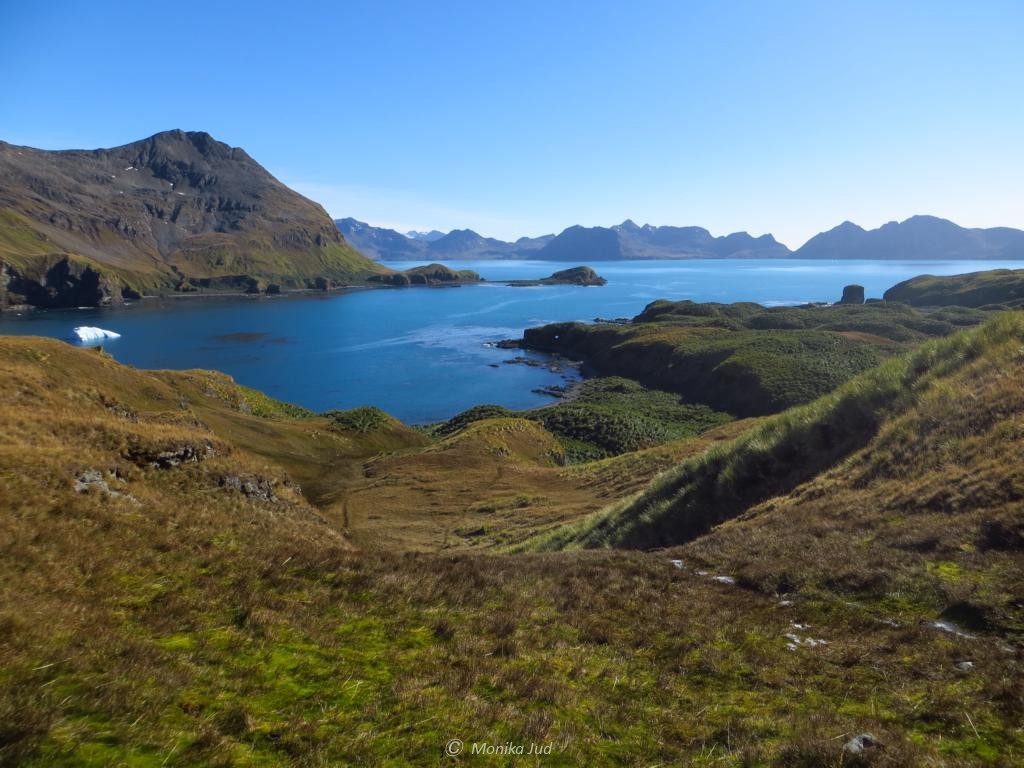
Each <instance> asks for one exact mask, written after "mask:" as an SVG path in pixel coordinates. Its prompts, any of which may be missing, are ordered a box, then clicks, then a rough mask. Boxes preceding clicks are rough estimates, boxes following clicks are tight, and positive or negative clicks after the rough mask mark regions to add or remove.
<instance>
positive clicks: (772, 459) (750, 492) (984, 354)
mask: <svg viewBox="0 0 1024 768" xmlns="http://www.w3.org/2000/svg"><path fill="white" fill-rule="evenodd" d="M1022 340H1024V318H1022V316H1021V315H1020V314H1018V313H1004V314H1001V315H997V316H996V317H994V318H993V319H991V320H990V321H988V322H986V323H985V324H984V325H982V326H980V327H979V328H977V329H972V330H968V331H964V332H961V333H959V334H957V335H954V336H952V337H950V338H948V339H942V340H938V341H933V342H929V343H927V344H925V345H923V346H922V347H921V348H920V349H918V350H916V351H915V352H913V353H910V354H908V355H904V356H901V357H898V358H895V359H892V360H889V361H887V362H886V363H885V364H883V365H881V366H879V367H877V368H875V369H873V370H870V371H868V372H866V373H864V374H861V375H860V376H858V377H856V378H854V379H852V380H851V381H849V382H848V383H847V384H845V385H843V386H842V387H840V388H838V389H837V390H836V391H835V392H833V393H831V394H829V395H826V396H824V397H822V398H820V399H818V400H816V401H814V402H812V403H810V404H808V405H805V406H801V407H798V408H793V409H790V410H788V411H786V412H784V413H782V414H779V415H778V416H775V417H772V418H770V419H768V420H766V421H765V422H764V423H763V424H762V425H761V426H759V427H757V428H755V429H753V430H751V431H750V432H749V433H747V434H745V435H743V436H741V437H740V438H738V439H737V440H736V441H734V442H733V443H730V444H728V445H725V446H722V447H720V448H717V449H715V450H713V451H710V452H708V453H707V454H706V455H703V456H700V457H698V458H695V459H693V460H691V461H689V462H687V463H684V464H682V465H680V466H679V467H677V468H675V469H674V470H671V471H670V472H667V473H666V474H664V475H663V476H662V477H660V478H659V479H658V480H657V481H656V482H655V483H653V484H652V485H651V486H650V487H649V488H648V489H647V490H645V491H644V492H643V493H642V494H640V495H639V496H638V497H637V498H635V499H632V500H630V501H628V502H625V503H623V504H622V505H620V506H617V507H613V508H611V509H609V510H606V511H605V512H603V513H602V514H601V515H599V516H598V517H596V518H593V519H589V520H586V521H583V522H581V523H580V524H579V525H578V526H577V527H575V528H570V529H566V530H563V531H561V532H558V533H556V534H555V535H553V536H551V537H550V538H549V539H547V540H546V541H545V542H544V543H543V546H544V547H545V548H564V547H575V546H582V547H595V546H630V547H654V546H668V545H672V544H679V543H683V542H686V541H691V540H693V539H695V538H696V537H698V536H699V535H701V534H703V533H706V532H707V531H708V530H710V529H711V528H712V527H713V526H715V525H717V524H720V523H722V522H724V521H726V520H730V519H733V518H736V517H738V516H739V515H741V514H743V513H745V512H746V511H747V510H749V509H750V508H751V507H753V506H754V505H756V504H758V503H760V502H763V501H765V500H766V499H769V498H771V497H774V496H778V495H779V494H785V493H789V492H792V491H793V490H794V489H795V488H797V487H798V486H799V485H800V484H801V483H803V482H806V481H809V480H811V479H813V478H815V477H816V476H818V475H819V474H820V473H821V472H823V471H825V470H828V469H830V468H832V467H834V466H836V465H837V464H839V463H840V462H842V461H843V460H845V459H846V458H847V457H849V456H851V455H852V454H854V453H855V452H856V451H858V450H861V449H865V446H868V447H869V448H870V449H871V450H879V445H878V440H879V434H880V431H881V430H891V429H893V420H895V419H901V418H905V417H906V414H907V413H908V412H909V411H910V410H911V409H913V408H915V407H918V406H919V404H920V403H922V402H929V401H930V402H936V403H938V402H942V401H943V399H945V402H946V403H948V404H949V405H951V406H952V405H953V404H954V403H956V402H960V403H970V405H971V407H970V408H969V409H968V411H967V415H968V416H971V417H974V416H979V415H980V413H982V412H983V413H987V414H988V415H987V416H985V417H984V419H983V420H982V421H979V422H978V425H979V426H983V425H988V426H999V427H1000V429H1002V430H1006V429H1009V430H1010V432H1008V433H1006V434H1007V435H1011V434H1015V433H1014V432H1013V424H1014V423H1015V421H1014V420H1015V418H1016V414H1017V404H1016V403H1015V401H1014V400H1004V401H1002V402H996V401H993V402H991V403H989V402H988V401H987V400H985V401H981V400H979V397H980V396H981V395H982V394H984V395H986V396H988V395H989V391H988V390H987V389H985V390H981V387H980V385H979V382H978V379H979V378H981V377H983V376H994V377H998V378H1000V379H1005V380H1006V381H1009V380H1011V379H1012V377H1013V376H1014V374H1015V373H1019V371H1018V368H1019V367H1020V366H1021V365H1024V359H1021V358H1020V354H1019V353H1020V349H1021V346H1020V345H1021V342H1022ZM979 390H980V391H979ZM992 397H993V398H994V395H992ZM985 408H990V410H988V411H983V409H985ZM1000 408H1003V409H1005V410H1003V411H1000V410H999V409H1000ZM963 417H964V414H962V413H957V412H955V411H954V412H952V413H950V414H948V415H947V416H946V417H945V419H946V420H947V421H951V422H953V423H956V420H957V419H960V418H963ZM999 417H1002V420H1004V421H1005V423H1002V424H998V425H997V424H995V422H997V421H999V420H1000V419H999ZM934 418H935V419H936V420H938V419H939V414H938V413H936V414H934ZM971 426H973V423H972V422H970V421H968V422H967V423H966V426H965V429H967V428H968V427H971ZM903 430H904V431H903V439H904V442H906V443H910V442H912V440H913V439H914V438H915V437H916V438H918V439H919V440H921V441H922V444H923V445H926V446H927V445H928V443H927V440H928V439H929V438H931V439H935V440H939V439H943V440H947V442H944V443H943V450H949V451H951V452H950V453H949V455H950V456H955V447H951V445H950V444H949V443H948V438H945V437H943V436H942V434H941V432H940V431H939V430H937V429H936V428H935V427H932V426H929V427H928V428H927V429H926V430H923V431H922V432H921V433H920V434H919V435H915V433H914V432H913V431H911V430H910V429H909V428H908V427H904V428H903ZM970 436H971V437H974V436H975V434H974V433H973V432H971V433H970ZM964 437H966V435H965V436H964ZM914 450H918V451H919V450H920V448H919V447H915V448H914ZM998 450H999V451H1001V452H1004V453H1005V450H1006V446H1004V445H1000V446H999V448H998ZM915 458H916V456H915ZM1007 458H1009V457H1007ZM906 459H907V457H906V456H904V455H895V454H891V453H890V454H884V453H883V454H882V456H881V458H880V459H876V464H877V465H879V466H883V465H885V466H890V467H892V466H893V465H896V464H898V463H901V462H903V461H905V460H906ZM918 469H921V471H922V472H923V471H925V470H928V471H931V470H932V469H933V468H932V467H931V466H926V467H919V468H918ZM935 469H940V468H935ZM1004 469H1006V470H1009V469H1010V467H1009V466H1007V467H1005V468H1004ZM889 471H896V470H895V469H892V470H889ZM901 471H904V472H910V471H911V470H910V468H903V469H902V470H901Z"/></svg>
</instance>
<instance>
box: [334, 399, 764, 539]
mask: <svg viewBox="0 0 1024 768" xmlns="http://www.w3.org/2000/svg"><path fill="white" fill-rule="evenodd" d="M747 426H748V424H746V423H743V422H734V423H731V424H727V425H725V426H724V427H720V428H718V429H715V430H711V431H708V432H706V433H704V434H703V435H701V436H700V437H699V438H689V439H682V440H676V441H672V442H669V443H667V444H665V445H661V446H658V447H655V448H650V449H647V450H643V451H635V452H631V453H628V454H625V455H622V456H618V457H615V458H610V459H606V460H604V461H598V462H591V463H588V464H580V465H575V466H571V467H565V466H562V464H563V463H564V453H565V451H564V448H563V446H562V445H561V444H560V442H559V441H558V440H556V439H555V438H554V437H553V436H552V435H551V434H549V433H548V432H546V431H545V430H544V429H543V428H542V427H541V426H540V425H538V424H537V423H535V422H533V421H530V420H526V419H519V418H511V417H503V418H491V419H484V420H480V421H476V422H473V423H471V424H469V425H468V426H466V427H465V428H463V429H461V430H460V431H458V432H456V433H455V434H453V435H451V436H448V437H445V438H443V439H441V440H440V441H438V442H437V443H436V444H434V445H432V446H430V447H428V448H426V449H425V450H415V451H402V452H396V453H392V454H388V455H381V456H378V457H376V458H374V459H371V460H369V461H367V462H365V463H364V464H363V465H362V468H361V469H362V471H361V473H360V474H359V476H358V477H353V478H352V480H351V481H350V482H349V483H348V484H347V485H346V488H345V490H344V491H343V492H342V493H340V494H339V495H338V497H336V499H335V503H333V504H332V505H331V506H330V507H328V508H327V509H326V510H325V511H324V514H325V515H326V516H327V517H328V518H329V519H331V520H334V521H337V522H338V524H339V525H340V526H342V527H343V528H344V529H345V530H346V531H347V532H348V533H349V534H350V536H351V537H352V540H353V541H354V542H355V543H356V544H357V545H358V546H360V547H362V548H366V549H374V550H378V549H387V550H419V551H434V552H436V551H439V550H445V549H466V548H470V549H485V548H488V547H494V546H504V545H509V544H514V543H517V542H520V541H521V540H523V539H524V538H526V537H527V536H530V535H532V534H535V533H536V532H537V531H543V530H547V529H550V528H552V527H554V526H556V525H559V524H562V523H565V522H566V521H571V520H575V519H578V518H579V517H580V516H583V515H587V514H589V513H592V512H594V511H596V510H598V509H600V507H601V506H602V505H603V504H606V503H607V502H608V501H609V500H611V499H618V498H623V497H625V496H628V495H630V494H632V493H635V492H636V491H638V490H639V489H640V488H642V487H643V485H644V484H645V483H647V482H648V481H650V479H651V478H652V477H654V476H655V475H656V474H657V473H658V472H660V471H662V470H664V469H666V468H667V467H669V466H671V465H672V464H674V463H677V462H679V461H680V460H682V459H683V458H685V457H687V456H692V455H694V454H695V453H699V452H701V451H704V450H706V449H707V448H708V447H709V446H711V445H714V444H716V443H717V442H721V441H723V440H727V439H731V438H733V437H735V436H736V435H737V434H739V433H740V432H741V431H742V430H743V429H744V428H746V427H747Z"/></svg>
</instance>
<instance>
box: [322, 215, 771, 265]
mask: <svg viewBox="0 0 1024 768" xmlns="http://www.w3.org/2000/svg"><path fill="white" fill-rule="evenodd" d="M335 223H336V224H337V226H338V229H339V230H340V231H341V233H342V234H343V235H344V236H345V238H346V239H347V240H348V241H349V242H350V243H352V245H353V246H355V247H356V248H357V249H358V250H359V251H360V252H362V253H365V254H366V255H367V256H371V257H373V258H375V259H381V260H384V261H402V260H417V261H418V260H429V259H447V260H453V259H545V260H548V261H610V260H614V259H697V258H702V259H715V258H778V257H785V256H788V255H789V254H790V251H789V249H788V248H787V247H786V246H784V245H782V244H781V243H779V242H778V241H776V240H775V238H774V237H772V236H771V235H762V236H760V237H753V236H751V235H748V234H747V233H746V232H735V233H733V234H731V235H725V236H723V237H714V236H713V235H711V233H710V232H708V231H707V230H706V229H703V228H701V227H655V226H651V225H650V224H645V225H644V226H642V227H640V226H637V225H636V224H635V223H633V222H632V221H630V220H629V219H627V220H626V221H624V222H623V223H622V224H619V225H616V226H614V227H581V226H578V225H577V226H572V227H569V228H568V229H566V230H564V231H563V232H562V233H561V234H560V235H558V236H555V235H544V236H542V237H521V238H519V239H518V240H516V241H515V242H513V243H509V242H506V241H503V240H497V239H495V238H492V237H483V236H481V235H479V234H477V233H476V232H474V231H473V230H471V229H456V230H452V231H451V232H449V233H448V234H447V235H443V236H441V237H434V235H435V234H437V233H436V230H435V231H434V232H431V233H428V235H427V236H424V235H423V233H415V232H413V233H409V234H407V235H402V234H400V233H398V232H396V231H395V230H393V229H385V228H382V227H373V226H370V225H369V224H366V223H364V222H361V221H357V220H356V219H352V218H347V219H338V220H337V221H336V222H335Z"/></svg>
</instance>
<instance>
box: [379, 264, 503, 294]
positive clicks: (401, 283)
mask: <svg viewBox="0 0 1024 768" xmlns="http://www.w3.org/2000/svg"><path fill="white" fill-rule="evenodd" d="M482 280H483V278H482V277H480V275H478V274H477V273H476V272H474V271H473V270H471V269H452V268H451V267H446V266H445V265H444V264H427V265H426V266H422V267H413V268H412V269H406V270H403V271H401V272H390V273H388V274H383V275H372V276H371V277H370V278H369V281H370V282H371V283H380V284H381V285H389V286H392V287H395V288H405V287H407V286H411V285H430V286H455V285H462V284H463V283H479V282H481V281H482Z"/></svg>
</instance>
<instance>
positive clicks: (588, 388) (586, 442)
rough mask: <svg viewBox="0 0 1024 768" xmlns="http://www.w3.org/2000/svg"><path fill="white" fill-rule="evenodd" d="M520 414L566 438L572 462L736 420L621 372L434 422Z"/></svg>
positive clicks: (440, 429) (455, 425)
mask: <svg viewBox="0 0 1024 768" xmlns="http://www.w3.org/2000/svg"><path fill="white" fill-rule="evenodd" d="M510 416H518V417H519V418H525V419H530V420H532V421H536V422H538V423H540V424H541V425H543V427H544V428H545V429H546V430H548V431H549V432H551V433H552V434H553V435H555V437H557V438H558V440H559V442H561V443H562V445H563V447H564V448H565V451H566V458H567V460H568V461H569V462H572V463H576V462H583V461H591V460H594V459H602V458H607V457H609V456H618V455H620V454H623V453H628V452H630V451H636V450H640V449H643V448H650V447H652V446H655V445H660V444H662V443H666V442H668V441H670V440H677V439H679V438H683V437H692V436H694V435H699V434H701V433H702V432H706V431H707V430H709V429H711V428H713V427H716V426H719V425H720V424H724V423H726V422H728V421H731V420H732V417H731V416H729V415H728V414H726V413H722V412H719V411H715V410H714V409H712V408H710V407H708V406H706V405H701V404H696V403H687V402H685V401H683V399H682V398H680V396H679V395H677V394H673V393H671V392H663V391H659V390H654V389H648V388H647V387H644V386H643V385H642V384H639V383H638V382H636V381H632V380H631V379H625V378H622V377H618V376H610V377H605V378H597V379H589V380H587V381H584V382H583V383H582V384H581V385H580V386H579V389H578V391H577V392H574V393H573V397H572V399H570V400H566V401H563V402H558V403H555V404H553V405H549V406H545V407H543V408H535V409H533V410H530V411H523V412H520V413H516V412H513V411H510V410H509V409H507V408H504V407H502V406H500V405H478V406H474V407H473V408H470V409H469V410H466V411H463V412H462V413H460V414H458V415H456V416H454V417H452V418H451V419H449V420H448V421H446V422H443V423H442V424H439V425H437V426H436V427H434V428H433V432H434V433H435V434H437V435H441V436H447V435H451V434H454V433H456V432H458V431H460V430H462V429H464V428H465V427H467V426H469V425H470V424H472V423H474V422H476V421H481V420H483V419H493V418H502V417H510Z"/></svg>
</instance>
